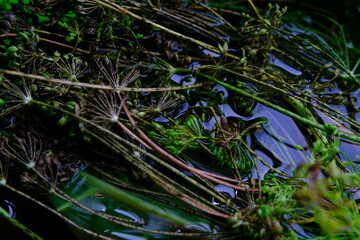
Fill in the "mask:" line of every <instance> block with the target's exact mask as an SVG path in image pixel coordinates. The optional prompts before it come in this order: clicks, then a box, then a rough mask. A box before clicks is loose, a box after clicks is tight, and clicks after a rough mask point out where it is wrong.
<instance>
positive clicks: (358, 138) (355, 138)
mask: <svg viewBox="0 0 360 240" xmlns="http://www.w3.org/2000/svg"><path fill="white" fill-rule="evenodd" d="M198 75H200V76H203V77H205V78H207V79H209V80H211V81H213V82H215V83H217V84H219V85H221V86H223V87H225V88H227V89H230V90H232V91H235V92H237V93H240V94H241V95H243V96H245V97H248V98H251V99H253V100H254V101H257V102H258V103H261V104H263V105H265V106H267V107H270V108H272V109H274V110H276V111H278V112H280V113H282V114H285V115H287V116H289V117H291V118H293V119H296V120H297V121H299V122H301V123H303V124H306V125H310V126H313V127H315V128H317V129H320V130H322V131H325V132H329V130H328V129H327V128H325V127H324V125H322V124H320V123H317V122H314V121H311V120H309V119H307V118H304V117H301V116H300V115H298V114H296V113H293V112H291V111H289V110H287V109H285V108H283V107H280V106H279V105H276V104H273V103H271V102H269V101H267V100H265V99H263V98H260V97H257V96H256V95H253V94H251V93H249V92H247V91H245V90H242V89H240V88H237V87H234V86H232V85H230V84H228V83H225V82H223V81H221V80H218V79H216V78H214V77H212V76H209V75H206V74H203V73H198ZM339 136H340V137H342V138H346V139H348V140H351V141H354V142H358V143H360V136H357V135H350V134H346V133H344V132H339Z"/></svg>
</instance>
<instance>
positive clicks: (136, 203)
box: [80, 171, 190, 225]
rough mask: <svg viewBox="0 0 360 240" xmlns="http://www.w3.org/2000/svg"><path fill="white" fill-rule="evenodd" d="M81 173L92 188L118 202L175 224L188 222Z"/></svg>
mask: <svg viewBox="0 0 360 240" xmlns="http://www.w3.org/2000/svg"><path fill="white" fill-rule="evenodd" d="M80 174H81V175H83V176H84V177H85V178H86V180H87V181H88V182H89V185H90V186H93V187H94V188H97V189H98V190H99V191H101V193H103V194H105V195H106V196H109V197H113V198H115V199H116V200H118V201H119V202H121V203H123V204H125V205H126V206H129V207H131V208H134V209H137V210H139V211H141V212H145V213H149V214H154V215H156V216H160V217H162V218H164V219H167V220H170V221H172V222H174V223H176V224H181V225H186V224H189V223H190V221H189V220H187V219H184V218H182V217H180V216H178V215H176V214H174V213H172V212H169V211H167V210H165V209H163V208H161V207H159V206H157V205H154V204H151V203H149V202H148V201H145V200H143V199H141V198H138V197H136V196H134V195H133V194H130V193H127V192H126V191H124V190H121V189H119V188H117V187H115V186H113V185H111V184H109V183H106V182H104V181H102V180H100V179H98V178H97V177H94V176H92V175H90V174H87V173H85V172H82V171H81V172H80Z"/></svg>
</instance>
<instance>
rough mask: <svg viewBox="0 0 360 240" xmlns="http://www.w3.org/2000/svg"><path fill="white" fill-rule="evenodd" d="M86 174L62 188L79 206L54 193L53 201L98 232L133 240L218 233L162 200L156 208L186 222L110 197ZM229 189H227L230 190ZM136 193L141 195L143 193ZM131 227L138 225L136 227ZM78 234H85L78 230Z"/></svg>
mask: <svg viewBox="0 0 360 240" xmlns="http://www.w3.org/2000/svg"><path fill="white" fill-rule="evenodd" d="M84 176H85V175H81V174H79V173H76V174H75V175H74V177H73V178H72V180H71V181H70V182H69V183H67V184H66V185H65V186H64V187H63V191H64V192H66V193H67V194H69V195H70V196H71V198H72V199H74V200H75V201H76V202H77V203H78V204H80V205H79V206H76V205H74V204H72V203H69V202H65V201H63V200H61V199H60V198H57V197H55V196H52V197H51V202H52V203H53V204H54V205H55V206H56V207H57V210H58V211H60V212H61V213H62V214H64V215H65V216H67V217H68V218H69V219H71V220H72V221H75V222H76V223H77V224H79V225H80V226H82V227H85V228H88V229H91V230H92V231H94V232H96V233H99V234H103V235H106V236H113V237H119V238H120V239H131V240H133V239H169V236H167V235H160V234H156V233H154V231H155V232H156V231H167V232H172V233H186V232H198V233H211V234H216V233H217V232H218V230H217V226H213V224H210V223H209V222H208V221H207V220H205V219H202V218H200V217H197V216H194V215H191V214H187V213H184V212H182V211H181V210H179V209H178V208H176V207H171V206H170V205H167V204H162V203H160V202H156V206H157V207H160V208H161V209H162V211H166V212H167V213H168V214H169V215H176V216H181V218H183V219H185V221H186V222H187V224H184V225H179V224H176V223H175V222H172V220H171V218H169V219H165V218H164V217H160V216H157V215H155V214H151V213H146V212H144V211H143V210H141V208H139V209H136V208H134V207H129V206H128V205H127V204H124V203H122V202H121V201H119V200H117V199H114V198H112V197H109V196H108V194H107V192H106V190H102V189H96V188H94V185H92V184H90V183H89V182H88V180H87V179H86V178H85V177H84ZM230 190H231V189H228V190H227V191H230ZM135 195H137V194H135ZM137 196H138V197H140V195H137ZM142 199H144V200H146V201H147V202H148V203H151V202H153V201H152V200H151V199H150V198H147V197H144V196H142ZM139 204H141V203H139ZM86 208H89V209H91V210H93V211H95V212H98V213H101V214H106V215H102V216H101V217H100V216H96V215H95V214H93V213H91V212H89V211H87V210H86ZM111 219H112V220H111ZM129 226H132V227H135V229H134V228H130V227H129ZM137 228H138V229H137ZM142 229H143V230H142ZM146 229H149V230H151V233H146ZM77 234H83V233H82V232H78V233H77ZM171 239H176V236H174V237H171ZM206 239H213V236H209V238H206Z"/></svg>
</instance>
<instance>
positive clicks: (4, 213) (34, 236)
mask: <svg viewBox="0 0 360 240" xmlns="http://www.w3.org/2000/svg"><path fill="white" fill-rule="evenodd" d="M0 216H2V217H4V218H6V219H7V220H8V221H9V222H10V223H11V224H12V225H14V226H15V227H17V228H18V229H20V230H22V232H23V233H25V234H26V235H28V236H29V237H30V238H31V239H36V240H43V239H42V238H41V237H40V236H39V235H37V234H36V233H34V232H33V231H31V229H29V228H28V227H26V226H25V225H24V224H22V223H21V222H19V221H18V220H16V219H15V218H12V217H11V216H10V215H9V213H8V212H7V211H6V210H5V209H3V208H2V207H0ZM3 234H4V233H3ZM5 236H6V233H5Z"/></svg>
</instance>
